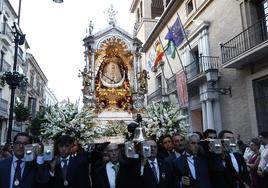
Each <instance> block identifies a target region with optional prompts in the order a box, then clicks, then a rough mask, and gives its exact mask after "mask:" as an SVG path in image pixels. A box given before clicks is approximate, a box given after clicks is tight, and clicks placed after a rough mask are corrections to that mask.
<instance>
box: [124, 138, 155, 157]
mask: <svg viewBox="0 0 268 188" xmlns="http://www.w3.org/2000/svg"><path fill="white" fill-rule="evenodd" d="M125 154H126V156H127V157H128V158H134V159H137V158H139V156H142V157H143V158H148V157H150V156H151V146H150V144H148V143H147V142H146V141H144V142H140V143H135V142H133V141H127V142H125Z"/></svg>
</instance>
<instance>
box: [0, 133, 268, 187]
mask: <svg viewBox="0 0 268 188" xmlns="http://www.w3.org/2000/svg"><path fill="white" fill-rule="evenodd" d="M232 141H234V142H232ZM146 143H147V145H149V146H150V155H149V157H146V158H145V157H143V156H142V152H140V153H139V152H138V154H139V157H135V158H128V157H126V153H125V152H126V150H125V148H124V143H122V144H116V143H100V144H90V145H88V149H87V150H86V151H85V150H83V149H82V148H81V146H80V144H79V142H78V141H77V140H75V138H73V137H71V136H69V135H63V136H60V137H59V138H58V140H57V141H56V142H55V144H54V145H55V156H54V158H53V160H51V161H44V159H43V156H42V155H38V156H37V157H36V160H34V161H31V162H28V161H25V158H24V155H25V145H27V144H32V138H31V136H29V135H28V134H27V133H23V132H22V133H18V134H17V135H16V136H15V137H14V141H13V145H12V146H11V145H9V144H7V145H5V146H4V147H3V148H1V153H0V187H1V188H46V187H49V188H54V187H55V188H61V187H62V188H63V187H68V188H90V187H92V188H249V187H251V188H267V187H268V132H262V133H261V134H260V136H259V137H258V138H252V139H250V140H249V142H248V143H247V144H244V143H243V142H242V141H241V140H240V138H239V137H237V138H235V135H234V134H233V132H231V131H228V130H223V131H221V132H219V133H218V134H217V132H216V131H215V130H213V129H208V130H206V131H204V133H199V132H194V133H190V134H187V135H186V136H185V135H182V134H180V133H175V134H174V135H162V136H161V139H160V140H159V141H158V142H156V141H155V140H153V139H149V140H147V141H146ZM233 143H235V145H232V144H233ZM39 144H40V147H42V143H39ZM229 146H230V147H229ZM135 148H136V149H137V151H139V148H140V144H139V143H136V146H135Z"/></svg>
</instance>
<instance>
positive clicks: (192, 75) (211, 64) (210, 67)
mask: <svg viewBox="0 0 268 188" xmlns="http://www.w3.org/2000/svg"><path fill="white" fill-rule="evenodd" d="M218 68H219V57H213V56H200V57H199V58H198V59H197V60H195V61H193V62H192V63H190V64H189V65H187V66H185V71H186V75H187V83H188V84H191V83H195V82H197V81H200V80H201V79H205V76H206V74H205V73H207V72H209V71H215V70H217V71H218Z"/></svg>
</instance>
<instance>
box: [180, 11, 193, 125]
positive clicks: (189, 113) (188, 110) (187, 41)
mask: <svg viewBox="0 0 268 188" xmlns="http://www.w3.org/2000/svg"><path fill="white" fill-rule="evenodd" d="M176 14H177V18H178V20H179V23H180V25H181V28H182V31H183V33H184V36H185V39H186V43H187V45H188V46H189V49H190V54H191V55H192V57H193V59H194V61H195V62H196V58H195V56H194V55H193V53H192V47H191V45H190V41H189V39H188V36H187V35H186V33H185V29H184V27H183V25H182V22H181V19H180V16H179V14H178V12H176ZM185 76H186V82H187V73H186V71H185ZM186 89H187V95H188V108H187V112H188V116H189V119H188V120H189V124H192V122H191V118H190V117H191V109H190V97H189V93H188V84H187V83H186Z"/></svg>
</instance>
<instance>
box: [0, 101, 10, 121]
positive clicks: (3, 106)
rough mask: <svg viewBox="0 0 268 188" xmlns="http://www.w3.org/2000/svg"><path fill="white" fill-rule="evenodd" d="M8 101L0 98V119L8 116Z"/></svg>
mask: <svg viewBox="0 0 268 188" xmlns="http://www.w3.org/2000/svg"><path fill="white" fill-rule="evenodd" d="M7 112H8V101H7V100H5V99H2V98H0V117H7V116H8V113H7Z"/></svg>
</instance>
